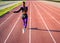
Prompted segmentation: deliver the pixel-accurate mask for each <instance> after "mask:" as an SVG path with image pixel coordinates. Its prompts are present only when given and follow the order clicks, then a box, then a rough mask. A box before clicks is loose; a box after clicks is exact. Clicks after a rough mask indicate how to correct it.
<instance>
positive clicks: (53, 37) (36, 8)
mask: <svg viewBox="0 0 60 43" xmlns="http://www.w3.org/2000/svg"><path fill="white" fill-rule="evenodd" d="M33 5H34V4H33ZM34 7H35V8H36V11H37V13H38V15H39V16H40V17H41V19H42V22H43V23H44V25H45V27H46V29H47V30H48V33H49V34H50V36H51V38H52V40H53V42H54V43H56V40H55V39H54V37H53V35H52V34H51V32H50V31H49V28H48V26H47V24H46V23H45V21H44V19H43V17H42V15H41V14H40V12H39V10H38V9H37V7H36V5H34Z"/></svg>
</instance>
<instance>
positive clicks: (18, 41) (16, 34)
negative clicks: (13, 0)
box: [7, 3, 30, 43]
mask: <svg viewBox="0 0 60 43" xmlns="http://www.w3.org/2000/svg"><path fill="white" fill-rule="evenodd" d="M27 5H28V3H27ZM29 12H30V11H28V14H29ZM18 14H20V13H18ZM22 29H23V21H22V18H21V17H20V19H19V21H18V22H17V24H16V25H15V28H14V30H13V32H12V33H11V35H10V37H9V38H8V40H7V43H28V41H29V40H28V39H29V38H28V35H29V32H28V29H29V26H28V27H27V31H26V32H25V33H24V34H23V33H22Z"/></svg>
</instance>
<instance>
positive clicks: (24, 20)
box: [14, 2, 28, 33]
mask: <svg viewBox="0 0 60 43" xmlns="http://www.w3.org/2000/svg"><path fill="white" fill-rule="evenodd" d="M21 10H22V13H23V15H22V20H23V23H24V29H23V33H24V32H25V31H26V28H27V21H28V15H27V11H28V7H26V6H25V2H23V6H22V7H21V8H20V9H19V10H18V11H14V13H18V12H20V11H21Z"/></svg>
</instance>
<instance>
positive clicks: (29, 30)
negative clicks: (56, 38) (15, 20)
mask: <svg viewBox="0 0 60 43" xmlns="http://www.w3.org/2000/svg"><path fill="white" fill-rule="evenodd" d="M29 20H30V22H29V24H30V25H29V28H30V29H29V43H31V2H30V19H29Z"/></svg>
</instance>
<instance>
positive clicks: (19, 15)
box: [4, 15, 21, 43]
mask: <svg viewBox="0 0 60 43" xmlns="http://www.w3.org/2000/svg"><path fill="white" fill-rule="evenodd" d="M20 17H21V15H19V17H18V19H17V20H16V22H15V24H14V25H13V27H12V29H11V31H10V32H9V34H8V36H7V38H6V39H5V40H4V43H6V42H7V40H8V38H9V36H10V35H11V33H12V31H13V30H14V28H15V26H16V25H17V23H18V21H19V20H20Z"/></svg>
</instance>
